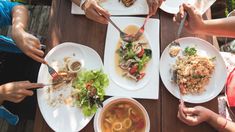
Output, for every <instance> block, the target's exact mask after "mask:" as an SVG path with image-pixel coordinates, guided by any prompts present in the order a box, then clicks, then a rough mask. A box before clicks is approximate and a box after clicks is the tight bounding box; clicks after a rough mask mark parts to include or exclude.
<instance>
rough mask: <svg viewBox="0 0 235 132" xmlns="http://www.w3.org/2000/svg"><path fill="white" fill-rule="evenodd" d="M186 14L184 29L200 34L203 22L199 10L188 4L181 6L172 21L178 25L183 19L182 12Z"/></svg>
mask: <svg viewBox="0 0 235 132" xmlns="http://www.w3.org/2000/svg"><path fill="white" fill-rule="evenodd" d="M185 11H186V12H187V13H188V16H187V19H186V21H185V23H184V24H185V27H186V28H187V29H188V30H189V31H191V32H194V33H200V32H201V31H202V29H203V28H204V25H205V23H204V20H203V18H202V15H201V14H200V12H199V10H197V9H196V8H195V7H193V6H192V5H190V4H183V5H181V6H180V10H179V12H178V13H177V14H176V15H175V16H174V18H173V21H175V22H177V23H180V21H181V20H182V19H183V17H184V12H185Z"/></svg>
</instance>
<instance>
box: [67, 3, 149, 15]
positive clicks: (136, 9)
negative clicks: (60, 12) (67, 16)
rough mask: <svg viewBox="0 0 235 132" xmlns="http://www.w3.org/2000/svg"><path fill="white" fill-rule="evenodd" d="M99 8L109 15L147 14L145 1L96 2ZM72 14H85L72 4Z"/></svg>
mask: <svg viewBox="0 0 235 132" xmlns="http://www.w3.org/2000/svg"><path fill="white" fill-rule="evenodd" d="M98 3H99V5H100V6H101V7H103V8H104V9H106V10H108V11H109V13H110V14H111V15H144V14H148V4H147V2H146V0H98ZM71 13H72V14H83V15H84V14H85V13H84V11H83V10H82V9H81V8H80V7H79V6H77V5H76V4H74V3H72V9H71Z"/></svg>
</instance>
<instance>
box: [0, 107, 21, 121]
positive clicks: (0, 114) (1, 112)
mask: <svg viewBox="0 0 235 132" xmlns="http://www.w3.org/2000/svg"><path fill="white" fill-rule="evenodd" d="M0 118H3V119H5V120H6V121H7V122H8V123H9V124H11V125H16V124H17V123H18V122H19V117H18V116H17V115H14V114H12V113H11V112H10V111H8V110H7V109H6V108H5V107H3V106H0Z"/></svg>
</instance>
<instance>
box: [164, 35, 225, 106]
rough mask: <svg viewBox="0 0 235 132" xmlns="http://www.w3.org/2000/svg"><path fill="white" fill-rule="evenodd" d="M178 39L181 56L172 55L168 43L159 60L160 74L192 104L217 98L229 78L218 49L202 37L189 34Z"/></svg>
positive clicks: (165, 82) (170, 87)
mask: <svg viewBox="0 0 235 132" xmlns="http://www.w3.org/2000/svg"><path fill="white" fill-rule="evenodd" d="M177 41H178V42H179V43H180V48H181V50H180V53H179V54H178V56H176V57H171V56H170V54H169V53H170V52H171V48H170V46H168V47H166V48H165V50H164V51H163V53H162V56H161V59H160V75H161V78H162V81H163V83H164V85H165V87H166V88H167V90H168V91H169V92H170V93H171V94H172V95H174V96H175V97H177V98H180V93H181V95H182V97H183V100H184V101H186V102H189V103H203V102H207V101H209V100H211V99H213V98H215V97H216V96H217V95H218V94H219V93H220V92H221V91H222V89H223V87H224V84H225V81H226V77H227V72H226V66H225V62H224V60H223V58H222V56H221V55H220V53H219V51H218V50H217V49H215V47H213V46H212V45H211V44H210V43H209V42H207V41H205V40H202V39H199V38H194V37H186V38H180V39H178V40H177ZM218 80H219V81H218Z"/></svg>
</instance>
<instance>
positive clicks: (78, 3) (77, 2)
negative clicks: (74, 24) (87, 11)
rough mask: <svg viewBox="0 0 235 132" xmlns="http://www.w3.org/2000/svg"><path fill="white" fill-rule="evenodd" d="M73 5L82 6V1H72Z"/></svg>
mask: <svg viewBox="0 0 235 132" xmlns="http://www.w3.org/2000/svg"><path fill="white" fill-rule="evenodd" d="M72 2H73V3H75V4H76V5H78V6H80V2H81V1H80V0H72Z"/></svg>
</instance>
